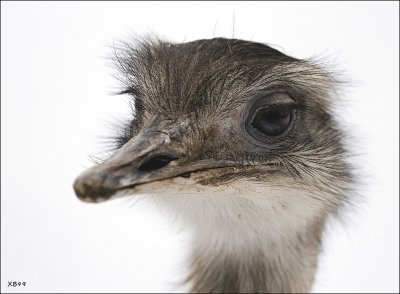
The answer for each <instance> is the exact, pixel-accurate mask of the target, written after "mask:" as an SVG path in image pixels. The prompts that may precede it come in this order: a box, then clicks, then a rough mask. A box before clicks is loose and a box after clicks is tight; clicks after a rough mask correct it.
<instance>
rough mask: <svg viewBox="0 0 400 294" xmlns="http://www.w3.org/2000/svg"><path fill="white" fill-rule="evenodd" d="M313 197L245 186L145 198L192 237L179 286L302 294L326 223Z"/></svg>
mask: <svg viewBox="0 0 400 294" xmlns="http://www.w3.org/2000/svg"><path fill="white" fill-rule="evenodd" d="M316 197H317V196H316V195H315V194H314V193H313V192H312V191H306V190H303V189H299V187H296V186H291V187H290V186H285V187H282V185H280V186H278V185H274V184H273V183H270V184H268V186H267V185H265V184H260V183H257V182H254V181H252V182H250V181H247V180H243V181H236V182H234V183H231V184H230V185H228V186H223V187H218V188H213V189H212V190H210V189H205V190H204V191H198V190H197V191H196V192H194V191H193V192H192V193H191V192H190V191H189V192H187V191H186V192H185V193H183V192H181V193H173V194H167V193H163V194H158V195H152V199H153V200H154V201H156V202H158V203H160V202H161V203H160V204H162V206H164V207H166V208H168V209H169V210H170V211H171V213H172V215H173V216H174V217H175V218H176V217H178V218H181V221H182V223H184V224H185V225H188V226H189V227H190V228H191V229H192V232H193V248H192V249H193V251H192V256H191V260H190V266H191V271H190V274H189V277H188V279H187V281H188V282H189V283H191V286H192V292H202V293H217V292H220V293H225V292H230V293H237V292H248V293H254V292H257V293H260V292H262V293H268V292H308V291H309V290H310V288H311V285H312V282H313V279H314V274H315V269H316V265H317V257H318V253H319V245H320V236H321V232H322V229H323V226H324V222H325V218H326V209H324V207H323V204H322V202H319V201H316ZM159 207H160V206H159Z"/></svg>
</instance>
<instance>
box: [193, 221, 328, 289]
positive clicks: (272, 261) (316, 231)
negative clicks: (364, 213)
mask: <svg viewBox="0 0 400 294" xmlns="http://www.w3.org/2000/svg"><path fill="white" fill-rule="evenodd" d="M321 227H322V224H321V223H320V222H317V223H314V224H313V225H312V226H310V227H309V228H308V229H307V231H305V232H303V233H297V234H295V235H294V236H287V238H282V239H279V240H271V239H270V236H268V232H258V231H257V228H255V227H253V228H248V230H249V231H248V232H246V233H244V232H239V231H236V232H235V231H233V232H232V231H231V233H230V234H229V236H228V235H223V236H221V235H220V236H219V239H218V241H217V242H214V241H213V240H212V239H213V237H211V238H210V239H208V238H207V236H204V235H203V237H202V238H203V240H198V242H196V243H195V244H196V246H195V247H194V250H193V253H192V259H191V274H190V276H189V280H190V281H191V283H192V292H193V293H293V292H295V293H304V292H309V291H310V288H311V285H312V282H313V280H314V274H315V269H316V265H317V259H318V253H319V245H320V234H321ZM235 234H236V235H235ZM262 234H264V235H262ZM265 234H267V235H265ZM204 239H205V240H204Z"/></svg>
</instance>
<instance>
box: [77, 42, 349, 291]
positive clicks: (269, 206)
mask: <svg viewBox="0 0 400 294" xmlns="http://www.w3.org/2000/svg"><path fill="white" fill-rule="evenodd" d="M115 61H116V64H117V66H118V68H119V70H120V73H121V75H120V77H121V80H122V81H123V83H124V86H125V88H124V89H123V91H122V92H123V93H128V94H130V95H131V96H132V99H133V100H132V101H133V103H134V111H135V113H134V117H133V118H132V120H131V121H130V122H129V123H128V124H127V125H126V127H125V128H124V130H123V132H121V136H119V137H118V138H117V145H118V146H117V147H118V148H117V149H116V152H115V153H114V155H113V156H111V157H110V158H109V159H108V160H105V161H104V162H102V163H100V164H98V165H96V166H94V167H92V168H90V169H88V170H87V171H85V172H84V173H82V174H81V175H80V176H79V177H78V178H77V180H76V181H75V184H74V189H75V191H76V194H77V195H78V197H79V198H80V199H81V200H83V201H85V202H100V201H104V200H107V199H109V198H112V197H114V196H118V195H122V194H127V195H135V194H145V195H146V196H147V197H149V198H150V199H152V200H153V201H157V202H158V203H161V204H162V205H164V207H166V208H167V209H168V210H169V211H170V212H172V213H173V214H174V215H175V216H177V217H178V218H179V219H180V220H181V221H182V222H183V223H185V224H187V226H189V227H190V228H191V229H192V232H193V248H192V249H193V254H192V256H191V260H190V262H191V272H190V274H189V276H188V281H190V283H191V285H192V291H193V292H304V291H309V289H310V287H311V285H312V281H313V277H314V273H315V268H316V263H317V256H318V251H319V245H320V236H321V231H322V229H323V226H324V223H325V221H326V218H327V216H328V215H329V214H331V213H335V212H336V211H337V209H338V208H339V207H340V206H341V204H342V203H343V202H344V200H345V195H346V190H347V189H348V186H349V183H350V181H351V174H350V172H349V168H348V166H347V164H346V152H345V150H344V148H343V145H342V142H341V141H342V135H341V131H340V129H339V128H338V127H337V125H336V123H335V121H334V120H333V118H332V113H331V101H330V99H331V96H332V93H334V89H335V80H334V79H333V77H331V76H330V75H329V74H328V73H327V72H325V71H324V70H323V69H321V68H320V67H319V66H318V65H316V64H314V63H312V62H309V61H305V60H299V59H296V58H293V57H290V56H287V55H285V54H283V53H281V52H279V51H278V50H275V49H273V48H271V47H269V46H267V45H264V44H260V43H255V42H249V41H243V40H237V39H223V38H215V39H211V40H198V41H194V42H189V43H181V44H172V43H168V42H162V41H159V40H152V41H141V42H137V43H136V44H135V45H131V44H129V43H126V44H124V45H123V46H121V48H118V49H117V50H116V57H115Z"/></svg>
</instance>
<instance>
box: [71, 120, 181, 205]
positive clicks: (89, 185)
mask: <svg viewBox="0 0 400 294" xmlns="http://www.w3.org/2000/svg"><path fill="white" fill-rule="evenodd" d="M152 125H153V127H152V126H150V127H149V128H148V130H147V131H145V132H142V133H140V134H138V135H137V136H136V137H134V138H133V139H131V140H130V141H129V142H128V143H126V144H125V145H124V146H123V147H122V148H121V149H119V150H118V151H117V152H116V154H114V155H113V156H112V157H111V158H110V159H108V160H106V161H104V162H102V163H100V164H99V165H97V166H94V167H92V168H90V169H88V170H86V171H85V172H83V173H82V174H81V175H80V176H79V177H78V178H77V179H76V180H75V183H74V190H75V193H76V195H77V196H78V198H79V199H81V200H82V201H85V202H100V201H104V200H107V199H109V198H110V197H111V196H112V195H114V194H115V193H117V192H118V191H120V190H124V189H132V188H134V186H135V185H137V184H139V183H147V182H152V181H156V180H160V179H165V178H169V177H174V176H177V175H179V174H182V173H185V168H184V167H181V166H179V164H178V161H179V162H182V159H183V155H184V153H183V149H182V147H181V144H180V143H179V142H180V141H181V140H180V138H181V136H182V133H183V132H184V131H185V129H186V127H185V124H184V123H172V122H161V123H160V122H159V121H158V122H156V121H153V123H152ZM161 129H162V131H160V130H161Z"/></svg>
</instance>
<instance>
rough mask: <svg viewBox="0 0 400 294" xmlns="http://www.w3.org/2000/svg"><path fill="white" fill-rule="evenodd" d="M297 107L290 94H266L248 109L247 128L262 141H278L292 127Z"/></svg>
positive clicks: (250, 133)
mask: <svg viewBox="0 0 400 294" xmlns="http://www.w3.org/2000/svg"><path fill="white" fill-rule="evenodd" d="M297 108H298V106H297V104H296V101H295V100H293V99H292V98H291V96H289V94H286V93H273V94H270V95H268V96H264V97H262V98H261V99H257V100H256V101H255V102H254V103H252V105H250V106H249V108H248V110H247V111H246V119H245V130H246V132H247V134H249V135H250V136H251V137H253V138H254V139H256V140H257V141H260V142H261V143H264V144H265V143H276V142H277V140H280V139H281V138H283V136H284V135H285V134H287V133H288V132H289V130H290V129H291V126H292V124H294V121H295V118H296V111H297Z"/></svg>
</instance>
